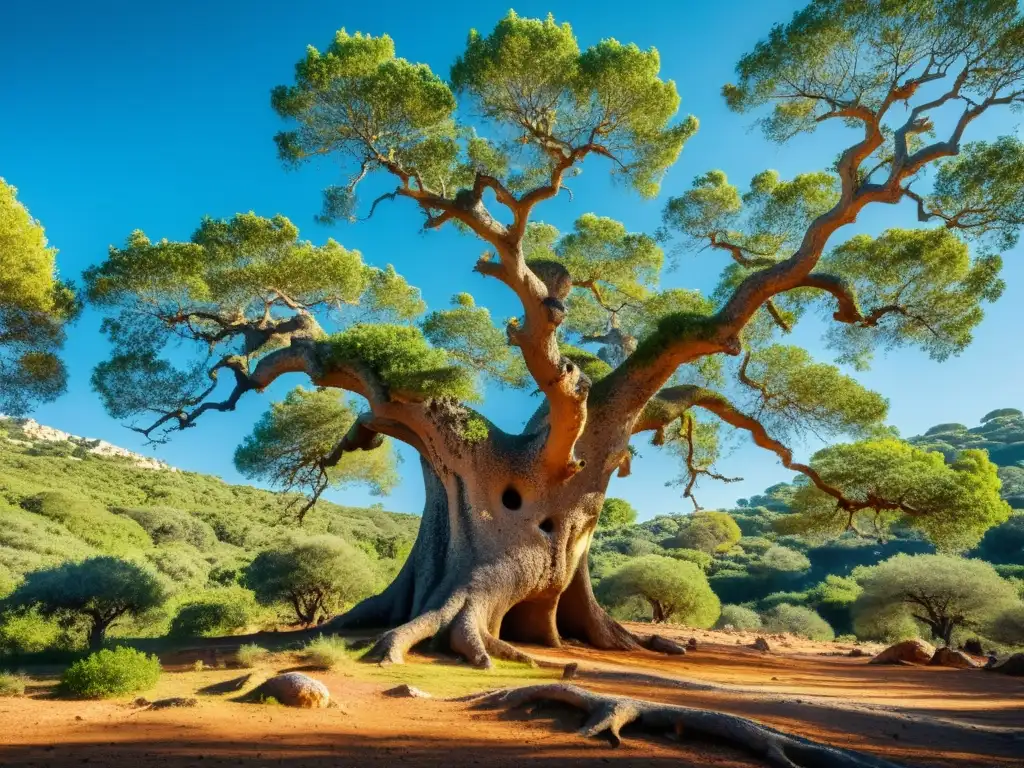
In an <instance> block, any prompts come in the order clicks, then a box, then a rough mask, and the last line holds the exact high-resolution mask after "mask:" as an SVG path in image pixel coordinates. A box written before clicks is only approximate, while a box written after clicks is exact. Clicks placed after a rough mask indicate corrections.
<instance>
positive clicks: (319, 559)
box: [244, 536, 377, 626]
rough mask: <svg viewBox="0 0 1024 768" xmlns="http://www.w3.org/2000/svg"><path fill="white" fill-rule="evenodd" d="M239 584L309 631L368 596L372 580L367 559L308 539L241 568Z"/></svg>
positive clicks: (347, 547) (334, 540)
mask: <svg viewBox="0 0 1024 768" xmlns="http://www.w3.org/2000/svg"><path fill="white" fill-rule="evenodd" d="M244 582H245V584H246V586H247V587H248V588H249V589H251V590H252V591H253V592H255V593H256V599H257V600H259V601H260V602H262V603H264V604H273V603H277V602H283V603H286V604H287V605H289V606H290V607H291V608H292V609H293V611H294V613H295V618H296V620H297V621H298V622H300V623H302V624H305V625H306V626H312V625H313V624H316V623H317V621H318V620H322V619H324V618H326V617H327V616H328V615H330V613H331V612H333V611H336V610H337V609H338V608H340V607H341V606H342V605H346V604H350V603H353V602H355V601H356V600H359V599H360V598H363V597H366V596H367V595H369V594H370V593H371V592H372V591H373V590H374V588H376V586H377V574H376V573H375V571H374V567H373V564H372V563H371V562H370V560H369V558H368V557H367V556H366V555H365V554H363V553H362V552H361V551H360V550H359V549H357V548H356V547H353V546H352V545H351V544H349V543H348V542H347V541H345V540H344V539H340V538H338V537H336V536H312V537H306V538H298V539H294V540H292V541H290V542H285V543H284V544H282V545H281V546H279V547H275V548H273V549H267V550H265V551H263V552H260V553H259V554H258V555H256V557H255V558H254V559H253V561H252V562H251V563H250V564H249V565H248V566H247V567H246V569H245V574H244Z"/></svg>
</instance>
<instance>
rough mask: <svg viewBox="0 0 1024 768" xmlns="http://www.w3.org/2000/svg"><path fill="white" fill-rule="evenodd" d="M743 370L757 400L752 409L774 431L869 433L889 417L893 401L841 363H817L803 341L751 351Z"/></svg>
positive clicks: (783, 432) (773, 432)
mask: <svg viewBox="0 0 1024 768" xmlns="http://www.w3.org/2000/svg"><path fill="white" fill-rule="evenodd" d="M744 373H745V375H746V376H747V378H748V379H749V380H750V381H751V382H752V383H751V384H749V385H748V387H749V388H750V389H752V390H753V391H754V393H755V401H754V404H753V405H752V407H751V408H749V409H748V410H750V411H754V412H756V413H758V415H759V420H760V421H761V423H762V424H764V425H765V427H766V428H768V429H769V430H770V432H771V434H772V435H774V436H782V435H787V434H792V433H794V432H795V433H799V432H800V431H801V430H809V431H811V432H813V433H814V434H817V435H819V436H823V435H834V434H842V433H846V434H852V435H855V436H859V435H864V434H866V433H870V431H871V430H872V429H875V428H877V427H878V426H879V425H880V424H881V423H882V422H883V421H884V420H885V417H886V415H887V413H888V410H889V401H888V400H886V399H885V398H884V397H882V396H881V395H879V394H878V393H876V392H872V391H871V390H868V389H865V388H864V387H862V386H861V385H860V384H859V383H857V381H855V380H854V379H852V378H851V377H849V376H846V375H844V374H843V373H841V372H840V371H839V369H838V368H836V367H835V366H832V365H827V364H825V363H816V362H814V359H813V358H812V357H811V355H810V353H808V352H807V351H806V350H804V349H801V348H800V347H792V346H783V345H780V344H773V345H771V346H768V347H765V348H763V349H759V350H757V351H755V352H753V353H752V354H751V356H750V361H749V363H748V364H747V365H746V366H745V368H744Z"/></svg>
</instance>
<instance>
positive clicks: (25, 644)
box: [0, 609, 62, 656]
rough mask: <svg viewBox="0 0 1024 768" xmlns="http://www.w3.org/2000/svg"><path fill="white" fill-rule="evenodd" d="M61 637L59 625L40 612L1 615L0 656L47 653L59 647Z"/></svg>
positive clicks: (33, 610) (17, 612)
mask: <svg viewBox="0 0 1024 768" xmlns="http://www.w3.org/2000/svg"><path fill="white" fill-rule="evenodd" d="M61 636H62V632H61V628H60V627H59V626H58V625H57V623H56V622H55V621H52V620H49V619H47V618H46V617H45V616H42V615H41V614H40V613H39V611H38V610H35V609H32V610H28V611H11V612H8V613H3V614H0V656H2V655H7V654H10V655H21V654H26V653H38V652H40V651H45V650H47V649H49V648H53V647H55V646H57V645H58V644H59V642H60V639H61Z"/></svg>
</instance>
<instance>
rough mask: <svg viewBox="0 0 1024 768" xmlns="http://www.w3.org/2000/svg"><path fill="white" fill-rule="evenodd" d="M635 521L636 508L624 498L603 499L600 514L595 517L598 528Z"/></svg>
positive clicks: (630, 523)
mask: <svg viewBox="0 0 1024 768" xmlns="http://www.w3.org/2000/svg"><path fill="white" fill-rule="evenodd" d="M635 522H636V510H635V509H634V508H633V505H632V504H630V503H629V502H628V501H626V500H625V499H616V498H611V499H605V500H604V505H603V506H602V507H601V515H600V517H598V518H597V527H598V528H616V527H618V526H620V525H632V524H633V523H635Z"/></svg>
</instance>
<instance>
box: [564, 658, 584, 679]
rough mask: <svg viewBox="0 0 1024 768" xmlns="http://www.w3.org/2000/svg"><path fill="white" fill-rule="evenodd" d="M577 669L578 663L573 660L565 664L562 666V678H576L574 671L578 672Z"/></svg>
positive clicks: (578, 667)
mask: <svg viewBox="0 0 1024 768" xmlns="http://www.w3.org/2000/svg"><path fill="white" fill-rule="evenodd" d="M579 669H580V665H579V664H577V663H576V662H575V661H573V662H571V663H569V664H566V665H565V666H564V667H562V679H563V680H574V679H575V678H576V673H577V672H579Z"/></svg>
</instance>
